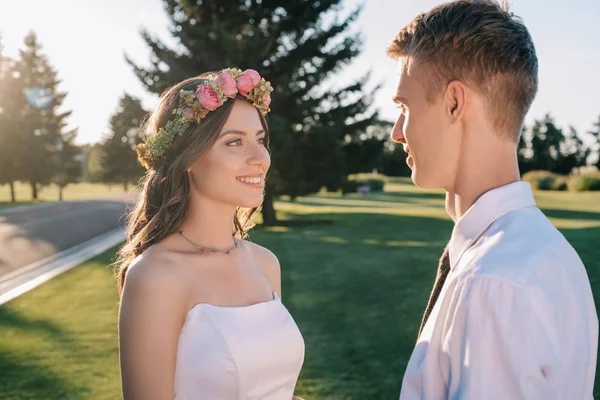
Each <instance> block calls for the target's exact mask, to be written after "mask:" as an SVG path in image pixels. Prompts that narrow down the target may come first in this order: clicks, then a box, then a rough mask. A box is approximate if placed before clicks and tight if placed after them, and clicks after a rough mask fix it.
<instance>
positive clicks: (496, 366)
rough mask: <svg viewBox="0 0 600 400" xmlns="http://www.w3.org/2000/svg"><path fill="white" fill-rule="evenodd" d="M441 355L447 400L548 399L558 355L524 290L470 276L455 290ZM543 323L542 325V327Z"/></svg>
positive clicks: (446, 323)
mask: <svg viewBox="0 0 600 400" xmlns="http://www.w3.org/2000/svg"><path fill="white" fill-rule="evenodd" d="M449 311H450V312H449V313H448V314H447V319H446V321H445V329H444V337H443V343H442V351H443V352H445V353H446V355H447V358H446V360H447V362H445V363H443V365H441V366H440V367H441V368H442V369H447V370H446V371H444V372H445V375H446V376H448V377H449V380H448V399H456V400H458V399H460V400H475V399H488V400H496V399H497V400H505V399H511V400H520V399H527V400H537V399H540V400H542V399H551V398H553V396H552V389H551V387H550V385H549V384H548V380H547V379H546V377H547V374H548V373H551V364H552V360H553V357H554V354H555V353H556V352H555V351H554V349H553V348H552V346H551V344H550V341H549V340H548V335H547V333H548V332H547V331H548V327H547V324H543V323H542V322H541V321H542V319H540V318H539V317H540V316H539V313H540V307H539V304H534V301H533V299H532V297H531V293H529V292H528V290H527V289H526V288H524V287H520V286H518V285H515V284H514V283H512V282H509V281H505V280H503V279H501V278H495V277H470V278H467V279H466V280H465V282H463V285H461V289H460V290H457V291H456V292H455V297H454V298H453V299H452V303H451V304H450V309H449ZM545 325H546V326H545Z"/></svg>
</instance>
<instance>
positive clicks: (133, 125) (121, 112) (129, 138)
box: [101, 94, 147, 191]
mask: <svg viewBox="0 0 600 400" xmlns="http://www.w3.org/2000/svg"><path fill="white" fill-rule="evenodd" d="M146 114H147V112H146V110H144V109H143V108H142V105H141V103H140V101H139V100H138V99H136V98H133V97H131V96H129V95H127V94H125V95H123V97H121V99H120V101H119V105H118V107H117V110H116V112H115V114H114V115H113V116H112V117H111V119H110V133H109V134H108V135H106V137H105V138H104V141H103V143H102V157H101V165H102V176H103V180H104V181H105V182H111V183H122V184H123V187H124V188H125V190H126V191H127V187H128V184H129V182H131V181H132V180H136V179H139V178H140V177H141V176H142V175H143V173H144V168H143V167H142V166H141V164H140V163H139V162H138V160H137V156H136V153H135V147H136V146H137V145H138V143H140V142H141V137H140V125H141V123H142V119H143V118H144V116H145V115H146Z"/></svg>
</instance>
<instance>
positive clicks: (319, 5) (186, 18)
mask: <svg viewBox="0 0 600 400" xmlns="http://www.w3.org/2000/svg"><path fill="white" fill-rule="evenodd" d="M163 1H164V3H165V9H166V11H167V14H168V16H169V18H170V21H171V26H170V32H171V34H172V35H173V36H174V37H175V38H176V39H177V43H178V46H177V48H176V49H171V48H169V47H168V46H166V45H165V44H164V43H162V42H161V41H159V40H158V39H156V38H153V37H152V36H151V35H150V34H149V33H148V32H147V31H143V32H142V36H143V38H144V40H145V41H146V43H147V44H148V46H149V47H150V49H151V52H152V56H151V58H150V62H151V65H150V67H149V68H142V67H140V66H138V65H137V64H135V63H134V62H133V61H131V60H130V59H129V58H127V61H128V62H129V63H130V64H131V65H132V67H133V68H134V71H135V73H136V75H137V76H138V78H139V79H140V80H141V81H142V83H143V84H145V85H146V87H147V89H148V90H149V91H150V92H153V93H156V94H159V93H161V92H163V91H164V90H165V89H166V88H167V87H169V86H171V85H173V84H175V83H177V82H179V81H181V80H183V79H185V78H188V77H190V76H194V75H197V74H198V73H200V72H204V71H214V70H219V69H222V68H226V67H232V66H236V67H240V68H242V69H245V68H254V69H258V70H260V72H261V74H262V75H264V76H265V78H266V79H268V80H270V81H271V82H272V83H273V87H274V88H275V92H274V94H273V103H272V104H271V109H272V112H271V113H270V114H269V125H270V129H271V133H272V134H271V149H272V159H271V171H270V174H269V177H268V180H267V188H266V196H265V200H264V203H263V209H262V213H263V221H264V223H265V224H266V225H269V224H275V223H276V222H277V221H276V216H275V210H274V208H273V200H274V197H275V196H277V195H282V194H288V195H290V196H292V197H295V196H299V195H304V194H308V193H312V192H315V191H318V190H319V189H320V188H321V187H322V186H327V187H328V188H335V187H336V186H338V185H339V184H340V182H341V180H342V177H344V175H345V171H346V168H345V154H344V149H343V144H344V138H345V137H346V136H347V135H349V136H351V137H355V136H356V135H358V134H360V133H362V132H364V131H365V130H366V128H367V127H368V126H370V125H371V124H373V122H374V121H376V118H377V115H376V112H375V111H373V110H371V107H370V104H371V102H372V92H371V93H368V94H367V93H365V89H364V88H365V85H366V83H367V80H368V75H365V76H363V77H362V78H361V79H358V80H357V81H356V82H353V83H351V84H350V85H347V86H345V87H340V85H336V84H335V74H336V73H338V72H339V71H340V70H341V68H342V67H343V66H344V65H346V64H348V63H349V62H350V61H351V60H352V59H354V58H355V57H356V56H357V55H358V54H359V51H360V48H361V38H360V35H359V34H357V33H351V28H352V26H353V23H354V22H355V20H356V18H357V17H358V15H359V13H360V8H359V9H356V10H355V11H354V12H352V13H350V14H349V15H348V16H345V17H342V15H341V1H342V0H320V1H308V0H263V1H258V0H252V1H248V0H203V1H202V2H196V1H191V0H163ZM374 90H375V89H374Z"/></svg>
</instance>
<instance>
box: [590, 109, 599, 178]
mask: <svg viewBox="0 0 600 400" xmlns="http://www.w3.org/2000/svg"><path fill="white" fill-rule="evenodd" d="M593 126H594V128H593V129H592V130H591V131H589V132H588V133H589V134H590V135H592V136H593V137H594V139H595V142H596V143H595V150H596V154H597V156H598V158H597V159H596V163H595V164H594V165H595V166H596V168H598V169H599V170H600V116H598V120H597V121H596V122H594V124H593Z"/></svg>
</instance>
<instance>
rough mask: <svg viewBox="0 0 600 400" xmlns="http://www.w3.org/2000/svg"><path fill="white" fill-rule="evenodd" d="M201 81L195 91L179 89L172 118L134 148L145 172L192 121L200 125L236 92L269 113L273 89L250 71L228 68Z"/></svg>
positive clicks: (234, 95) (263, 111) (264, 112)
mask: <svg viewBox="0 0 600 400" xmlns="http://www.w3.org/2000/svg"><path fill="white" fill-rule="evenodd" d="M201 82H202V83H200V84H199V85H198V87H197V89H196V92H194V91H193V90H181V91H180V93H179V106H178V107H177V108H176V109H175V110H174V111H173V115H174V116H175V118H173V119H171V120H169V121H167V123H165V125H164V126H163V127H161V128H160V129H159V130H158V133H157V134H156V135H153V136H147V137H145V138H144V142H143V143H140V144H139V145H138V146H137V148H136V152H137V155H138V159H139V160H140V163H141V164H142V165H143V166H144V167H145V168H146V169H149V168H151V166H152V164H153V163H154V161H156V160H157V159H159V158H160V157H162V156H163V155H164V154H165V153H166V152H167V150H169V148H171V145H172V144H173V141H174V140H175V138H176V137H177V136H181V135H183V133H184V132H185V131H186V130H187V129H188V128H189V126H190V124H191V123H192V122H195V123H200V121H202V119H204V117H206V115H207V114H208V113H209V112H210V111H214V110H216V109H217V108H219V107H220V106H222V105H223V104H224V103H225V102H226V101H227V100H228V99H233V98H235V97H236V96H237V95H238V93H239V94H240V95H242V96H244V97H245V98H247V99H248V101H250V103H251V104H252V105H253V106H254V107H256V108H257V109H258V110H259V111H260V112H261V114H262V115H266V114H267V113H268V112H269V111H271V109H270V108H269V105H270V104H271V92H272V91H273V87H272V86H271V83H270V82H268V81H266V80H265V79H264V78H261V76H260V75H259V73H258V72H256V71H255V70H253V69H247V70H245V71H244V72H242V70H240V69H238V68H228V69H224V70H223V71H221V72H220V73H219V75H217V76H216V77H213V78H207V79H204V80H202V81H201Z"/></svg>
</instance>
